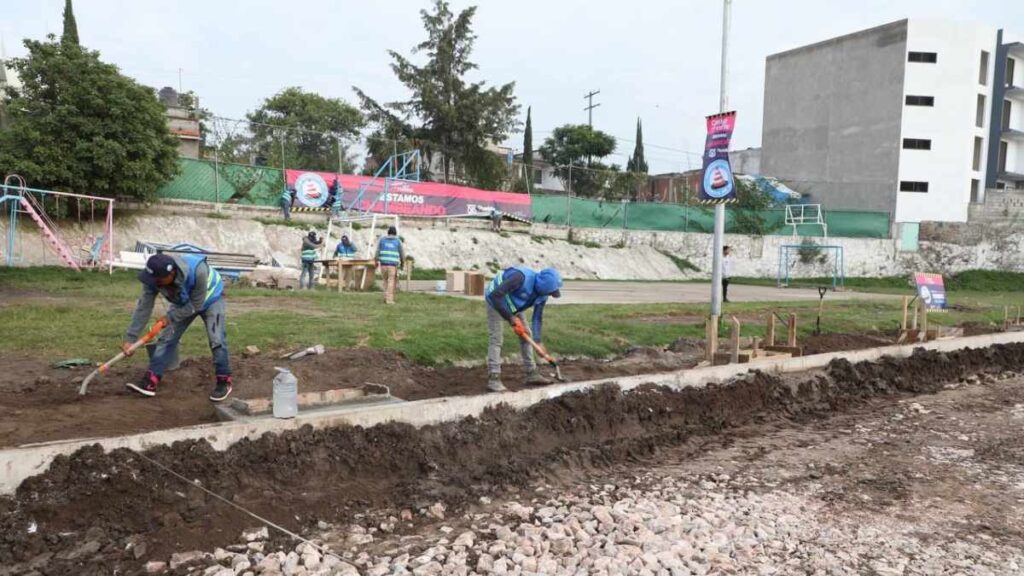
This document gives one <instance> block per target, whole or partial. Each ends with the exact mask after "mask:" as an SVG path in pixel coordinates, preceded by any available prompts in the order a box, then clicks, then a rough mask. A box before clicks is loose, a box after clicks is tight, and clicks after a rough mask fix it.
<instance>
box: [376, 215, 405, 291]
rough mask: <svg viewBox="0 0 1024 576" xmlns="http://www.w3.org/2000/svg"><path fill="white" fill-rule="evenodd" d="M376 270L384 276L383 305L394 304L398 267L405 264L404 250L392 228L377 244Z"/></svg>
mask: <svg viewBox="0 0 1024 576" xmlns="http://www.w3.org/2000/svg"><path fill="white" fill-rule="evenodd" d="M373 259H374V260H376V261H377V269H378V270H380V271H381V274H382V275H383V276H384V303H385V304H394V303H395V287H396V285H397V284H398V267H399V266H401V265H402V262H405V249H404V248H403V247H402V240H401V239H400V238H399V237H398V230H396V229H395V227H394V226H391V227H390V228H388V235H387V236H385V237H383V238H381V239H380V242H378V243H377V254H376V255H375V256H374V258H373Z"/></svg>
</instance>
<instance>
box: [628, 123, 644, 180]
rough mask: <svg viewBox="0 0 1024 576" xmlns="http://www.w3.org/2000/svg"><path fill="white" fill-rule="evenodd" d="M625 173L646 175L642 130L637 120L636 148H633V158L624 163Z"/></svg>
mask: <svg viewBox="0 0 1024 576" xmlns="http://www.w3.org/2000/svg"><path fill="white" fill-rule="evenodd" d="M626 171H627V172H637V173H639V174H647V160H644V129H643V126H641V125H640V119H639V118H637V119H636V146H635V147H634V148H633V157H632V158H630V159H629V160H627V161H626Z"/></svg>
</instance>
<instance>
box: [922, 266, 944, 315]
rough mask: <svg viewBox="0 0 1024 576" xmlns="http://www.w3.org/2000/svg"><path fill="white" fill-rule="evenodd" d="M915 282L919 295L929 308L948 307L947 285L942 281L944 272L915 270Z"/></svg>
mask: <svg viewBox="0 0 1024 576" xmlns="http://www.w3.org/2000/svg"><path fill="white" fill-rule="evenodd" d="M914 284H916V285H917V297H918V298H920V299H921V301H922V302H924V303H925V306H927V307H928V309H929V310H945V309H946V285H945V283H943V281H942V274H925V273H923V272H915V273H914Z"/></svg>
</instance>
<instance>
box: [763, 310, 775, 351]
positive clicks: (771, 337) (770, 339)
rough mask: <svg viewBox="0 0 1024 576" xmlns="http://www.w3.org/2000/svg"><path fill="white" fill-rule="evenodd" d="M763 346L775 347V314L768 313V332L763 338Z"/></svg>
mask: <svg viewBox="0 0 1024 576" xmlns="http://www.w3.org/2000/svg"><path fill="white" fill-rule="evenodd" d="M764 343H765V346H766V347H767V346H774V345H775V312H769V313H768V330H767V332H766V334H765V338H764Z"/></svg>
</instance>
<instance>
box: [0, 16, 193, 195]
mask: <svg viewBox="0 0 1024 576" xmlns="http://www.w3.org/2000/svg"><path fill="white" fill-rule="evenodd" d="M25 47H26V48H27V49H28V55H27V56H25V57H24V58H15V59H13V60H12V61H11V63H12V65H13V67H14V69H15V70H16V71H17V72H18V75H19V77H20V78H21V81H22V84H23V86H22V87H21V89H20V90H17V91H14V90H10V89H9V90H8V95H7V98H8V100H7V109H8V110H9V111H10V123H9V126H8V128H7V129H6V130H4V131H3V132H0V166H4V167H5V168H7V169H8V170H10V171H12V172H17V173H19V174H21V175H22V176H24V177H25V178H26V179H28V180H29V182H30V184H31V185H32V186H34V187H36V188H49V189H56V190H72V191H76V192H82V193H88V194H94V195H99V196H108V197H113V196H127V197H131V198H136V199H142V200H149V199H152V198H154V197H155V196H156V191H157V189H158V188H159V187H160V186H161V185H162V184H163V183H164V182H166V181H167V180H169V179H170V178H171V177H173V176H174V175H175V173H176V172H177V170H178V163H177V157H178V154H177V140H176V139H175V138H174V137H173V136H172V135H171V134H170V132H169V131H168V130H167V118H166V116H165V114H164V107H163V106H162V105H161V104H160V102H159V101H158V100H157V98H156V94H155V93H154V92H153V90H152V89H151V88H147V87H145V86H140V85H139V84H137V83H136V82H135V81H134V80H132V79H131V78H127V77H125V76H122V75H121V74H120V73H119V72H118V70H117V68H116V67H115V66H112V65H110V64H106V63H104V62H102V61H101V60H100V55H99V53H98V52H95V51H92V50H86V49H83V48H80V47H78V46H69V45H67V44H66V43H63V42H58V41H57V38H56V37H55V36H53V35H50V36H49V37H48V41H46V42H40V41H35V40H26V41H25Z"/></svg>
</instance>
